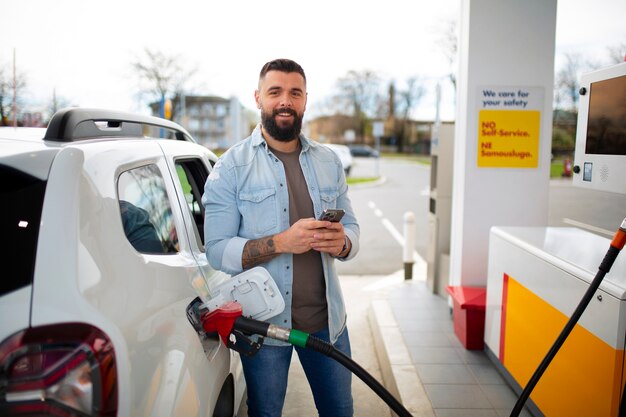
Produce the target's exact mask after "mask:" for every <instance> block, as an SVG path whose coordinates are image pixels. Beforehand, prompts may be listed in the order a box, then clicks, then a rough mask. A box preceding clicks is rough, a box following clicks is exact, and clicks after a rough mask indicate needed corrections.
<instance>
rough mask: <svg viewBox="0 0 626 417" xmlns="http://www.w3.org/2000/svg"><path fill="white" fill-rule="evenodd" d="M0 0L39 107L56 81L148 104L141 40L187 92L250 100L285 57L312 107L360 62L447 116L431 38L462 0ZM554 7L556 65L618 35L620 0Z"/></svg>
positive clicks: (82, 91)
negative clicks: (186, 77)
mask: <svg viewBox="0 0 626 417" xmlns="http://www.w3.org/2000/svg"><path fill="white" fill-rule="evenodd" d="M1 1H2V5H1V7H0V11H1V13H2V14H1V15H0V40H1V41H0V65H2V66H3V67H5V68H6V67H8V68H11V65H12V62H13V51H14V50H15V51H16V62H17V68H18V72H21V73H23V74H24V75H25V77H26V80H27V83H28V89H27V92H26V93H27V97H28V98H29V99H30V102H31V103H39V104H40V105H41V107H42V108H45V107H46V105H47V103H48V102H50V100H51V97H52V94H53V90H54V89H56V94H57V95H58V96H60V97H63V98H65V99H66V100H68V102H69V104H73V105H80V106H83V107H102V108H113V109H117V110H129V111H140V112H145V111H146V109H145V107H144V104H143V103H140V102H139V101H138V99H137V98H136V94H135V93H136V92H137V89H138V81H137V76H136V74H135V73H134V71H133V70H132V69H131V65H130V63H131V62H132V61H135V60H136V59H137V57H140V56H142V52H143V50H144V48H146V47H147V48H151V49H153V50H159V51H162V52H164V53H166V54H168V55H177V56H179V57H180V59H181V61H182V62H183V63H184V64H185V65H186V66H187V67H188V68H196V69H197V70H198V71H197V73H196V75H195V76H194V78H193V81H192V83H190V85H189V87H193V92H194V93H196V94H214V95H220V96H223V97H230V96H233V95H234V96H237V97H238V98H239V99H240V101H241V102H242V103H243V105H244V106H246V107H248V108H250V109H255V105H254V99H253V93H254V89H255V87H256V82H257V77H258V72H259V70H260V68H261V66H262V65H263V63H265V62H267V61H269V60H271V59H274V58H278V57H288V58H292V59H294V60H296V61H298V62H299V63H300V64H301V65H302V66H303V67H304V69H305V71H306V73H307V78H308V86H307V87H308V92H309V106H308V108H309V110H310V111H311V110H312V109H313V110H314V109H315V108H316V103H317V102H319V101H322V100H324V99H325V98H327V97H328V96H329V95H330V94H331V93H332V91H333V87H334V84H335V82H336V80H337V79H338V78H340V77H342V76H344V75H345V74H346V73H347V72H348V71H350V70H357V71H362V70H366V69H367V70H372V71H376V72H377V73H379V75H380V76H381V77H383V78H384V79H391V78H393V79H395V80H397V83H398V84H399V86H400V84H401V82H402V80H405V79H406V78H408V77H409V76H414V75H417V76H420V77H421V78H422V79H424V80H425V82H426V86H427V88H428V89H429V95H428V97H426V98H425V99H424V100H423V101H422V103H421V108H420V110H419V112H418V117H419V116H421V117H424V118H427V117H430V118H432V117H434V114H435V109H434V86H435V84H436V82H437V81H438V80H442V85H443V88H444V101H445V102H444V103H443V108H442V116H443V118H444V119H453V118H454V110H453V103H452V102H451V99H450V97H451V94H446V90H451V86H450V85H449V83H448V82H447V81H446V78H445V77H446V74H448V73H449V72H450V71H451V68H450V65H449V63H448V62H447V60H446V58H445V56H444V54H443V53H442V49H441V46H439V44H438V42H437V40H438V39H439V38H441V36H442V33H443V32H442V29H441V28H442V26H443V25H444V22H446V21H450V20H456V19H458V13H459V4H460V3H459V2H460V1H461V0H436V1H424V0H385V1H372V0H315V1H309V2H306V3H305V2H302V1H299V2H298V1H296V2H285V3H283V2H263V1H257V0H240V1H237V0H222V1H219V2H218V1H211V0H169V1H164V0H125V1H122V0H107V1H98V2H96V1H91V0H54V1H50V0H1ZM557 10H558V13H557V14H558V18H557V37H556V46H557V67H558V63H559V61H558V57H559V54H562V53H564V52H576V51H578V52H581V53H582V54H584V55H585V56H593V55H595V56H596V57H598V59H600V58H601V57H605V56H606V55H607V54H606V47H607V46H615V45H617V44H619V43H620V42H621V43H626V25H625V24H624V16H626V1H624V0H593V1H592V0H560V1H559V3H558V9H557ZM446 97H448V98H446Z"/></svg>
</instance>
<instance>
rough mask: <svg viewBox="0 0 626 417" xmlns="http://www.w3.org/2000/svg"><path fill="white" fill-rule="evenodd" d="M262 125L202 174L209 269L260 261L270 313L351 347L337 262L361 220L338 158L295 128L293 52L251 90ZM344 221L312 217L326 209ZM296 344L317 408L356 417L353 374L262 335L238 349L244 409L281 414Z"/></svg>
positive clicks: (298, 74)
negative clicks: (274, 297)
mask: <svg viewBox="0 0 626 417" xmlns="http://www.w3.org/2000/svg"><path fill="white" fill-rule="evenodd" d="M254 97H255V100H256V104H257V107H258V108H259V109H260V110H261V123H260V124H259V125H258V126H257V127H256V129H255V130H254V131H253V132H252V134H251V135H250V136H249V137H248V138H246V139H244V140H243V141H241V142H239V143H237V144H236V145H234V146H233V147H232V148H230V149H229V150H228V151H227V152H225V153H224V154H223V155H222V157H221V158H220V159H219V161H218V162H217V164H216V165H215V167H214V168H213V170H212V172H211V174H210V175H209V178H208V179H207V182H206V185H205V189H204V196H203V198H202V201H203V203H204V207H205V226H204V227H205V232H204V235H205V237H206V245H205V247H206V254H207V258H208V261H209V263H210V264H211V266H212V267H213V268H215V269H218V270H221V271H224V272H226V273H229V274H238V273H240V272H242V271H244V270H246V269H248V268H252V267H254V266H263V267H264V268H266V269H267V270H268V271H269V273H270V274H271V275H272V277H273V278H274V281H275V282H276V284H277V286H278V288H279V289H280V292H281V294H282V296H283V298H284V299H285V310H284V311H283V312H282V313H281V314H280V315H278V316H276V317H273V318H272V319H271V320H269V321H270V322H271V323H273V324H276V325H278V326H282V327H287V328H293V329H298V330H301V331H304V332H306V333H309V334H311V335H313V336H315V337H318V338H320V339H322V340H325V341H326V342H329V343H332V344H333V345H334V346H335V348H336V349H339V350H340V351H342V352H343V353H345V354H346V355H348V356H349V355H350V340H349V337H348V330H347V327H346V310H345V304H344V301H343V296H342V294H341V287H340V284H339V279H338V276H337V272H336V269H335V265H334V263H335V261H336V260H340V261H346V260H349V259H352V258H354V256H355V255H356V253H357V252H358V247H359V244H358V241H359V225H358V223H357V220H356V218H355V216H354V211H353V210H352V206H351V203H350V199H349V198H348V185H347V184H346V179H345V176H344V170H343V167H342V165H341V162H340V160H339V158H338V157H337V156H336V154H335V153H334V152H333V151H332V150H330V149H329V148H328V147H326V146H324V145H321V144H319V143H316V142H314V141H312V140H310V139H308V138H306V137H305V136H304V135H303V134H302V133H301V128H302V118H303V117H304V112H305V110H306V103H307V92H306V76H305V74H304V70H303V69H302V67H301V66H300V65H298V64H297V63H296V62H294V61H292V60H289V59H276V60H273V61H270V62H268V63H266V64H265V65H264V66H263V68H262V69H261V73H260V75H259V84H258V89H257V90H256V91H255V93H254ZM329 208H333V209H334V208H339V209H343V210H344V211H345V215H344V216H343V218H342V219H341V221H340V222H330V221H325V220H317V219H319V217H320V215H321V214H322V212H323V211H324V210H325V209H329ZM293 349H295V350H296V352H297V354H298V358H299V360H300V362H301V364H302V367H303V369H304V372H305V373H306V376H307V380H308V381H309V385H310V387H311V391H312V393H313V398H314V401H315V406H316V408H317V411H318V414H319V415H320V416H324V417H348V416H352V415H353V404H352V391H351V374H350V372H349V371H348V370H347V369H346V368H344V367H343V366H342V365H340V364H339V363H337V362H335V361H334V360H332V359H330V358H328V357H326V356H324V355H322V354H319V353H317V352H314V351H312V350H311V351H309V350H307V349H304V348H300V347H295V348H294V347H293V346H292V345H290V344H287V343H284V342H280V341H275V340H267V341H266V342H265V344H264V346H263V347H262V348H261V349H260V351H259V352H258V353H257V354H256V355H254V356H252V357H245V356H243V355H242V357H241V361H242V364H243V370H244V375H245V379H246V385H247V406H248V416H250V417H253V416H254V417H257V416H258V417H261V416H262V417H280V416H281V414H282V408H283V404H284V400H285V393H286V390H287V377H288V373H289V365H290V363H291V355H292V352H293Z"/></svg>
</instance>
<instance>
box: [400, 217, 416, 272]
mask: <svg viewBox="0 0 626 417" xmlns="http://www.w3.org/2000/svg"><path fill="white" fill-rule="evenodd" d="M414 248H415V214H413V212H412V211H407V212H406V213H404V251H403V253H402V261H403V262H404V279H411V278H413V262H415V259H414V258H413V251H414V250H415V249H414Z"/></svg>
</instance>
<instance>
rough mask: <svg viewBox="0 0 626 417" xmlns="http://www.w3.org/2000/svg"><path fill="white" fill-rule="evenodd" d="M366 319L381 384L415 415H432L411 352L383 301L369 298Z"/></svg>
mask: <svg viewBox="0 0 626 417" xmlns="http://www.w3.org/2000/svg"><path fill="white" fill-rule="evenodd" d="M368 322H369V325H370V329H371V331H372V335H373V337H374V347H375V350H376V356H377V357H378V363H379V365H380V369H381V373H382V377H383V384H384V385H385V387H386V388H387V390H388V391H389V392H390V393H391V394H392V395H393V396H394V397H396V398H397V399H398V400H399V401H400V402H401V403H402V404H403V405H404V407H406V409H407V410H409V412H410V413H411V414H412V415H413V416H416V417H435V412H434V410H433V407H432V404H431V403H430V400H429V399H428V396H427V395H426V390H425V389H424V386H423V385H422V381H420V379H419V377H418V376H417V370H416V369H415V366H414V365H413V363H412V361H411V355H410V354H409V351H408V349H407V347H406V345H405V344H404V339H403V338H402V333H401V332H400V328H399V326H398V323H397V322H396V319H395V317H394V315H393V311H392V310H391V306H390V305H389V302H388V301H387V300H373V301H372V303H371V304H370V307H369V309H368Z"/></svg>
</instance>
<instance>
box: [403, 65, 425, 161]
mask: <svg viewBox="0 0 626 417" xmlns="http://www.w3.org/2000/svg"><path fill="white" fill-rule="evenodd" d="M425 93H426V88H425V87H424V85H423V83H422V80H421V79H420V78H419V77H418V76H412V77H409V78H407V80H406V81H405V88H404V89H401V90H399V91H398V99H397V109H398V111H399V114H401V115H402V119H401V121H400V124H399V125H398V132H397V134H398V152H403V151H404V145H405V144H406V143H407V142H408V139H409V138H408V136H409V134H410V130H409V129H408V128H409V121H410V120H411V112H412V111H413V110H415V109H416V108H417V106H418V104H419V102H420V100H421V99H422V97H424V94H425Z"/></svg>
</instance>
